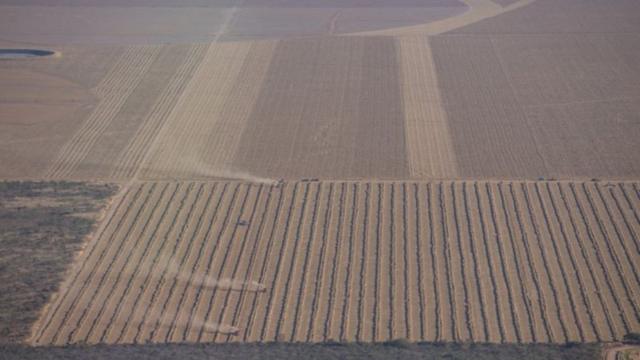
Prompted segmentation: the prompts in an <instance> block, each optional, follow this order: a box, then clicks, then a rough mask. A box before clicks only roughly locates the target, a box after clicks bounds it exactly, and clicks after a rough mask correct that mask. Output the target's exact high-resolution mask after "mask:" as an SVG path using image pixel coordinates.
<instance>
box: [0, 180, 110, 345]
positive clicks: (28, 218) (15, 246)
mask: <svg viewBox="0 0 640 360" xmlns="http://www.w3.org/2000/svg"><path fill="white" fill-rule="evenodd" d="M115 191H116V187H115V186H112V185H104V184H102V185H100V184H81V183H68V182H61V183H55V182H52V183H35V182H0V270H1V271H0V324H1V325H0V343H2V344H6V343H18V342H22V341H24V340H25V339H26V338H27V337H28V336H29V333H30V331H31V325H32V324H33V323H34V322H35V321H36V319H37V318H38V317H39V316H40V311H41V309H42V307H43V306H44V305H45V304H46V303H47V302H48V301H49V300H50V299H51V295H52V294H53V293H54V292H56V291H57V290H58V288H59V284H60V283H61V282H62V279H64V276H65V275H66V271H67V270H69V268H70V267H71V266H70V265H71V264H72V262H73V259H74V256H75V255H76V253H77V252H78V251H81V250H82V248H83V247H84V241H85V240H86V236H87V235H89V233H90V231H91V230H92V228H93V227H94V225H95V222H96V220H98V219H99V218H100V217H101V215H102V214H101V212H102V210H103V208H104V206H105V205H106V200H107V198H108V197H110V196H111V195H113V194H114V193H115Z"/></svg>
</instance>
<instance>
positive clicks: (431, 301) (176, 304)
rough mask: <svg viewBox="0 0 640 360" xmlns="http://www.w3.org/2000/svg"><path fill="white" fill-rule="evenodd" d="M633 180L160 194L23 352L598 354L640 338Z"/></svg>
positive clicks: (138, 208)
mask: <svg viewBox="0 0 640 360" xmlns="http://www.w3.org/2000/svg"><path fill="white" fill-rule="evenodd" d="M639 191H640V184H638V183H636V182H519V181H516V182H511V181H509V182H482V181H480V182H475V181H474V182H450V181H447V182H432V183H413V182H299V183H285V184H282V185H277V186H276V185H268V184H261V185H256V184H247V183H237V182H215V183H202V182H179V183H173V182H152V183H139V184H135V185H133V186H132V187H131V188H130V189H128V191H127V193H126V194H125V196H124V198H123V200H122V201H121V202H120V203H118V204H117V205H116V209H115V213H114V215H113V216H112V217H111V218H110V219H109V220H108V223H107V224H106V226H105V227H104V229H103V231H102V232H101V233H100V234H98V236H97V237H96V238H95V239H94V240H93V241H92V242H91V243H90V244H89V247H88V249H87V251H85V253H84V254H83V257H82V258H81V259H80V260H79V262H78V263H77V264H76V265H75V266H74V270H73V271H72V272H71V275H70V276H69V277H68V278H67V281H66V282H65V283H64V284H63V286H62V291H61V292H60V293H59V296H58V297H57V298H56V299H55V300H54V301H53V302H52V303H51V306H50V307H48V309H47V311H46V312H45V314H44V315H43V316H42V318H41V319H40V321H39V323H38V324H37V325H36V327H35V331H34V332H33V336H32V338H31V339H30V342H31V343H33V344H38V345H45V344H57V345H63V344H67V343H145V342H157V343H164V342H183V341H187V342H236V341H248V342H269V341H292V342H299V341H301V342H322V341H329V340H334V341H349V342H352V341H360V342H362V341H371V342H380V341H387V340H392V339H396V338H404V339H409V340H411V341H463V342H469V341H470V342H495V343H502V342H509V343H536V342H552V343H563V342H602V341H612V340H620V339H622V337H623V336H624V335H625V334H627V333H629V332H634V331H638V329H640V319H639V318H638V315H639V313H640V312H639V311H638V309H639V308H640V303H639V302H638V299H640V285H639V284H640V281H638V280H639V278H638V271H640V269H639V266H638V264H640V243H639V242H638V237H637V234H638V232H639V231H640V222H639V221H638V214H639V210H640V197H639Z"/></svg>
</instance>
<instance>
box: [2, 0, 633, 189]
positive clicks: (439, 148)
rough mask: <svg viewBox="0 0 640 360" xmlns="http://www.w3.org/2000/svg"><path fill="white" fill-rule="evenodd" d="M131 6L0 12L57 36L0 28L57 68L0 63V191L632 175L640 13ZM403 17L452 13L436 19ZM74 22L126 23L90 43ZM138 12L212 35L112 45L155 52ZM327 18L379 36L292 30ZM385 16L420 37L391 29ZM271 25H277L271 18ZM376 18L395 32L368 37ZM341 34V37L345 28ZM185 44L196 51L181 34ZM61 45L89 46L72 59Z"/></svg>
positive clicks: (71, 51)
mask: <svg viewBox="0 0 640 360" xmlns="http://www.w3.org/2000/svg"><path fill="white" fill-rule="evenodd" d="M145 4H146V5H148V4H147V3H145V2H140V4H138V5H139V6H134V7H130V6H125V5H123V4H120V5H118V3H115V4H114V6H113V7H109V6H95V4H93V3H91V2H83V1H70V2H68V3H66V4H65V5H63V6H43V4H42V3H39V2H34V3H33V4H31V5H29V4H23V5H21V6H16V5H15V3H11V2H10V3H7V4H6V5H2V4H1V3H0V7H2V8H7V10H11V11H17V12H18V14H17V15H16V14H14V13H12V12H11V11H2V12H0V13H1V14H2V15H0V17H7V18H8V19H14V20H13V21H16V20H15V19H22V18H30V17H33V18H34V19H39V16H38V14H40V13H41V12H47V13H50V16H51V23H52V24H64V26H68V27H69V29H68V30H65V31H62V30H64V29H61V30H60V35H59V36H60V38H59V39H57V40H56V41H54V42H50V41H49V40H48V38H47V36H48V35H47V36H45V35H46V34H55V33H56V31H54V30H52V29H41V28H39V27H37V26H35V27H29V28H27V29H24V30H19V27H16V26H13V25H11V24H10V22H9V21H7V22H0V23H3V24H4V25H3V26H6V27H7V29H6V30H4V31H3V35H4V37H5V38H6V39H5V40H3V41H5V42H6V41H7V39H8V40H10V42H8V43H7V44H13V45H11V46H12V47H15V46H16V44H21V42H23V41H24V40H21V36H22V35H24V34H32V35H33V36H35V37H37V38H38V39H39V40H38V41H37V42H39V43H40V44H42V45H45V47H48V48H53V49H55V50H57V51H58V52H59V56H56V57H52V58H47V59H32V60H5V61H2V63H0V77H1V78H2V79H3V82H4V83H5V85H4V86H3V88H2V89H0V104H2V106H0V114H1V115H2V116H1V117H0V119H2V120H1V121H0V129H2V134H3V135H2V139H1V140H0V148H1V149H2V150H3V151H2V154H3V155H0V165H2V166H0V176H2V177H3V178H14V179H15V178H17V179H23V178H35V179H42V178H45V179H82V180H109V181H126V180H130V179H132V178H137V179H149V180H172V179H180V180H193V179H202V180H205V179H206V180H211V179H241V180H248V181H255V180H258V179H279V178H284V179H288V180H299V179H303V178H321V179H332V180H358V179H362V180H368V179H389V180H407V179H415V180H428V179H469V180H473V179H514V180H515V179H530V180H533V179H539V178H545V179H551V178H556V179H567V180H571V179H576V178H577V179H591V178H604V179H612V180H615V179H617V180H633V179H636V178H637V177H638V176H639V175H640V168H639V167H638V161H637V159H636V154H638V153H640V144H639V142H638V141H637V140H636V139H637V138H639V137H640V132H639V129H640V128H639V127H638V119H637V113H638V111H639V110H640V109H639V108H638V103H639V102H638V101H637V99H638V96H639V95H638V94H639V93H640V73H639V70H638V67H637V66H635V64H636V63H638V61H640V50H638V49H640V42H639V39H640V38H639V37H638V31H640V29H638V27H637V26H635V27H634V25H633V24H635V23H640V19H636V17H634V16H636V15H634V14H638V13H640V9H638V8H637V6H638V5H634V4H636V3H634V2H628V1H624V0H619V1H614V2H599V1H595V2H590V3H589V4H583V3H582V2H579V1H566V2H562V4H560V3H558V2H554V1H546V0H538V1H535V2H531V1H528V0H523V1H518V2H510V3H509V4H506V3H504V4H503V3H500V4H498V3H493V2H491V1H489V0H473V1H472V0H468V1H467V2H466V5H465V4H463V3H460V2H458V1H417V0H416V1H412V2H411V1H403V2H398V3H394V4H393V6H391V5H390V4H387V3H385V2H373V3H366V4H365V3H364V2H357V1H354V2H353V3H348V2H347V3H342V5H340V6H338V3H337V2H336V3H326V2H323V3H320V2H313V1H312V2H310V3H309V4H306V3H305V4H304V5H303V4H302V3H299V2H287V1H281V2H276V1H272V2H269V1H265V2H251V1H249V2H245V3H243V4H241V5H238V4H235V5H237V6H233V5H234V3H233V2H211V3H209V2H187V3H185V4H181V5H177V4H175V3H173V2H167V4H165V5H166V6H164V7H152V8H148V7H145ZM335 6H338V8H337V9H338V10H335V9H334V7H335ZM415 9H423V10H424V11H427V12H429V13H430V14H436V13H438V12H437V11H436V12H434V11H435V10H434V9H450V10H451V11H452V13H450V14H448V15H446V19H444V18H443V19H440V20H436V19H430V18H429V17H424V16H422V15H420V12H415V11H414V10H415ZM461 9H462V10H461ZM85 10H86V11H88V12H95V13H96V14H95V16H96V17H97V18H98V19H101V21H102V20H104V21H107V20H108V19H111V18H113V19H115V20H117V21H119V22H122V24H121V26H115V25H108V26H107V25H104V27H101V26H102V25H100V23H99V21H93V20H92V19H93V17H92V16H93V15H91V16H90V15H88V14H85V13H82V11H85ZM147 10H148V11H149V14H152V13H153V12H156V11H161V10H162V11H166V12H167V13H166V14H165V15H163V16H164V17H163V16H158V17H157V19H160V20H161V19H163V18H168V19H171V21H180V19H181V16H183V15H184V14H183V12H185V11H194V13H197V14H198V15H197V16H196V15H194V16H195V17H196V18H197V17H199V16H203V17H206V19H207V24H209V25H207V26H212V27H213V28H212V29H200V28H199V27H198V25H197V21H196V24H194V25H193V26H181V25H179V24H178V25H176V27H175V28H173V27H171V26H168V25H167V26H166V27H164V28H163V29H164V30H163V31H165V32H166V34H165V35H158V36H167V37H168V38H167V39H164V40H163V41H156V40H154V39H147V38H145V37H144V31H142V30H140V31H138V30H136V29H130V30H127V26H129V25H131V26H150V29H149V30H148V31H149V33H152V34H160V33H161V32H160V30H157V29H156V28H155V27H154V26H157V24H156V25H154V26H152V25H153V24H148V23H154V21H155V20H152V19H155V18H156V17H153V16H151V15H150V18H142V19H140V20H136V21H135V22H134V21H133V20H131V19H128V17H127V16H129V15H131V16H133V15H135V14H136V12H141V11H147ZM325 10H327V11H334V10H335V11H337V13H338V14H341V15H340V16H343V15H344V14H343V12H348V11H355V12H357V13H358V14H360V15H359V17H358V19H357V21H356V23H357V24H369V25H371V24H376V25H377V26H380V27H382V28H383V29H382V30H375V31H374V30H371V31H369V30H367V29H364V28H363V29H355V28H354V29H351V30H350V31H348V32H347V34H341V36H337V35H336V36H330V34H323V33H313V34H308V33H306V32H305V31H302V30H300V29H298V28H297V27H296V26H308V27H310V28H313V26H314V25H313V22H311V21H306V18H305V17H304V16H306V15H304V16H303V15H300V14H298V13H296V12H303V13H305V14H311V15H309V16H311V17H314V16H316V15H314V14H316V13H315V11H325ZM78 11H81V12H80V13H78V14H75V12H78ZM208 11H211V12H215V13H216V14H218V13H219V14H220V16H218V15H215V16H214V15H208ZM252 11H255V14H260V16H258V17H259V18H255V19H254V18H252V17H251V15H250V13H251V12H252ZM396 11H397V12H400V13H402V14H412V15H411V16H416V17H418V18H421V19H422V22H423V23H426V25H424V26H422V25H415V24H413V23H412V22H411V21H410V20H407V21H406V22H404V23H403V22H402V21H403V20H402V19H404V18H403V17H402V16H400V15H398V14H399V13H396ZM571 11H574V12H571ZM119 12H122V14H129V15H126V16H125V15H122V14H120V13H119ZM270 12H273V13H277V14H279V15H278V16H281V18H280V19H271V18H270V17H269V16H270V15H268V14H270ZM289 12H292V13H289ZM371 12H379V13H380V14H383V15H384V16H387V17H390V18H393V19H396V20H397V21H399V23H396V22H392V23H386V22H385V20H384V19H382V18H378V17H376V16H373V15H372V16H373V18H370V17H368V16H369V15H367V14H370V13H371ZM23 13H24V15H20V14H23ZM12 14H13V15H12ZM64 14H66V15H64ZM73 14H75V15H73ZM92 14H93V13H92ZM119 14H120V15H119ZM575 14H582V15H583V16H584V17H578V16H577V15H575ZM618 14H619V18H618V17H617V16H618ZM72 15H73V16H72ZM383 15H380V16H383ZM582 15H581V16H582ZM65 16H72V17H73V19H74V20H73V21H71V20H69V21H66V20H65V19H66V18H65ZM184 16H187V17H189V18H190V19H191V15H184ZM256 16H257V15H256ZM344 16H346V15H344ZM263 17H265V18H263ZM523 18H536V21H524V20H522V19H523ZM78 19H83V21H84V22H83V24H84V25H83V26H87V25H86V24H85V22H86V23H96V22H98V23H97V24H96V25H95V27H94V28H92V31H95V32H96V33H99V34H106V33H107V32H108V31H107V29H118V31H121V32H122V33H117V34H108V36H112V37H115V39H117V40H118V41H107V42H100V41H99V40H95V39H93V38H92V36H93V35H91V32H90V31H84V30H83V29H82V26H80V25H74V21H75V22H78V21H79V20H78ZM136 19H137V17H136ZM216 19H217V20H216ZM518 19H520V20H518ZM115 20H114V21H115ZM214 20H215V21H214ZM294 20H295V21H298V23H295V24H288V21H294ZM633 20H638V21H637V22H635V23H634V22H633ZM21 21H22V20H21ZM157 21H159V20H157ZM270 21H275V23H276V24H280V26H283V29H282V31H285V32H287V34H285V33H278V32H276V33H275V34H271V35H268V32H261V34H263V35H265V36H262V37H261V39H255V38H252V35H251V31H249V30H247V31H248V32H243V31H244V30H241V29H239V28H238V27H242V26H243V25H242V24H244V23H245V22H246V23H247V24H252V25H251V26H255V27H258V28H259V29H260V30H261V31H263V30H265V29H270V28H271V27H270V26H271V25H269V24H270ZM336 21H338V24H339V23H340V21H345V24H346V23H347V22H349V17H346V18H342V17H338V20H336ZM354 21H355V20H354ZM603 22H606V24H609V25H607V26H605V24H603ZM46 23H47V22H46V21H45V22H40V21H39V22H38V24H39V25H41V26H45V25H46ZM614 23H615V24H614ZM21 24H22V22H21ZM26 24H27V23H26V22H25V25H24V26H27V25H26ZM145 24H146V25H145ZM523 24H524V25H523ZM525 25H526V26H525ZM543 25H546V27H545V26H543ZM587 25H589V26H587ZM336 26H337V27H338V28H340V26H341V25H336ZM342 26H343V27H345V26H347V25H342ZM421 26H422V27H421ZM347 27H348V26H347ZM185 28H187V29H190V31H194V32H197V34H182V33H181V31H182V30H181V29H185ZM288 32H291V34H293V35H295V36H290V35H291V34H288ZM76 34H77V35H78V36H85V37H87V39H88V40H87V42H85V43H82V42H77V41H75V39H76V38H75V37H74V36H76ZM132 34H134V35H135V36H134V35H132ZM141 34H142V35H141ZM198 34H199V35H198ZM19 35H20V36H19ZM345 35H347V36H345ZM56 36H58V35H56ZM104 36H107V35H104ZM137 36H142V38H137ZM154 36H155V35H154ZM132 37H133V38H132ZM232 38H233V39H232ZM236 38H237V39H236ZM30 41H31V40H30ZM25 45H26V43H25ZM29 45H34V44H29ZM469 54H473V56H469ZM585 59H588V61H587V60H585ZM15 119H20V121H18V122H16V121H15ZM53 124H55V125H53Z"/></svg>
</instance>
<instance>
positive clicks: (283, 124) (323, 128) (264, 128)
mask: <svg viewBox="0 0 640 360" xmlns="http://www.w3.org/2000/svg"><path fill="white" fill-rule="evenodd" d="M396 50H397V47H396V43H395V41H394V39H393V38H383V37H380V38H376V37H371V38H322V39H313V40H288V41H280V42H279V43H278V46H277V48H276V49H275V53H274V55H273V59H272V60H271V66H270V67H269V69H268V72H267V74H266V77H265V80H264V84H265V85H264V86H263V87H262V89H261V92H260V94H259V95H258V98H257V99H256V102H255V105H254V107H253V110H252V112H251V114H250V118H249V119H248V124H249V125H248V126H247V130H246V131H245V132H244V133H243V134H242V138H241V141H240V146H239V148H238V150H237V152H236V154H235V157H234V164H235V165H236V166H237V167H238V168H240V169H245V170H247V171H250V172H251V173H254V174H257V175H259V176H262V177H268V178H289V179H291V178H292V179H300V178H305V177H310V178H314V177H317V178H330V179H354V178H356V179H360V178H368V177H376V178H382V179H388V178H403V177H406V176H407V175H408V171H407V166H406V155H405V135H404V115H403V107H402V100H401V96H402V90H401V88H400V83H399V64H398V59H397V56H396ZM283 134H288V135H287V136H285V137H283V136H282V135H283Z"/></svg>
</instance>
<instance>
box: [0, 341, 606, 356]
mask: <svg viewBox="0 0 640 360" xmlns="http://www.w3.org/2000/svg"><path fill="white" fill-rule="evenodd" d="M0 352H2V355H3V358H4V359H7V360H13V359H19V360H24V359H37V360H40V359H86V358H87V356H90V357H91V358H92V359H106V360H114V359H115V360H119V359H124V360H128V359H131V358H136V359H175V358H180V359H188V360H191V359H238V360H244V359H300V358H305V359H317V360H336V359H341V360H342V359H362V360H364V359H389V358H392V359H410V360H412V359H416V360H418V359H441V358H449V359H480V360H484V359H487V360H488V359H491V360H499V359H505V360H510V359H514V358H518V359H525V360H535V359H540V360H546V359H566V360H575V359H584V360H592V359H594V360H595V359H600V357H599V356H598V355H599V352H600V346H599V345H596V344H573V345H571V346H566V345H553V344H535V345H531V344H528V345H518V344H502V345H494V344H475V345H474V344H417V345H414V344H407V343H403V342H390V343H387V344H324V345H323V344H287V343H270V344H198V345H193V344H166V345H164V344H163V345H157V344H146V345H97V346H67V347H53V346H38V347H24V346H15V345H14V346H5V347H0Z"/></svg>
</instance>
